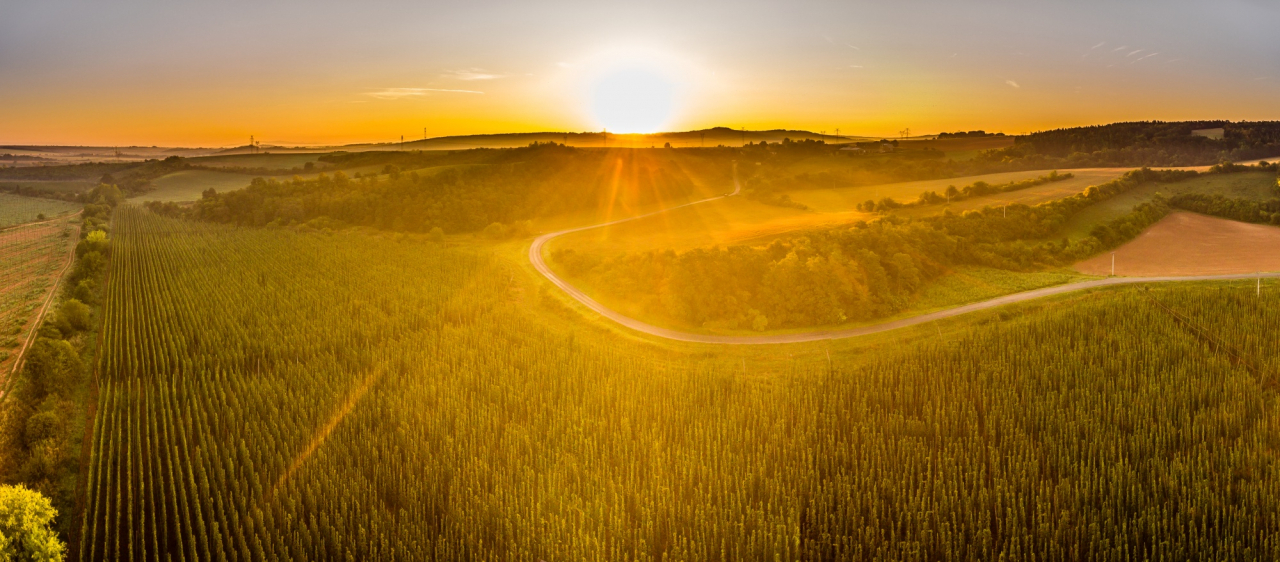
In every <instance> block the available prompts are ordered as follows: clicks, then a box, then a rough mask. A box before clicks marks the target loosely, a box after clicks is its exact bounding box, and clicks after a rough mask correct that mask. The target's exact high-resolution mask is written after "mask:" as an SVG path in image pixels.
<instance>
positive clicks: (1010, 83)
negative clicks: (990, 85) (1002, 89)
mask: <svg viewBox="0 0 1280 562" xmlns="http://www.w3.org/2000/svg"><path fill="white" fill-rule="evenodd" d="M1004 83H1005V84H1008V85H1010V86H1013V87H1014V88H1022V86H1019V85H1018V83H1017V82H1014V81H1013V80H1005V81H1004Z"/></svg>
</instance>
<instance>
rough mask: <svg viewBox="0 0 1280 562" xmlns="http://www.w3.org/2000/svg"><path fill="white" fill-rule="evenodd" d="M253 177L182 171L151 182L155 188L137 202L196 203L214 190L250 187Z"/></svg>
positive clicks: (140, 196) (137, 198)
mask: <svg viewBox="0 0 1280 562" xmlns="http://www.w3.org/2000/svg"><path fill="white" fill-rule="evenodd" d="M252 180H253V176H246V175H244V174H233V173H230V172H210V171H206V170H182V171H180V172H174V173H172V174H169V175H167V176H164V177H161V178H157V179H155V180H153V181H152V182H151V186H152V187H153V188H155V189H154V190H152V191H149V192H147V193H144V194H142V195H139V196H138V197H136V198H135V200H136V201H141V202H146V201H195V200H196V199H199V198H200V192H202V191H204V190H206V189H209V188H213V189H216V190H218V191H231V190H234V189H240V188H243V187H248V186H249V182H250V181H252Z"/></svg>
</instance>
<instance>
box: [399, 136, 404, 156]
mask: <svg viewBox="0 0 1280 562" xmlns="http://www.w3.org/2000/svg"><path fill="white" fill-rule="evenodd" d="M400 152H404V135H400Z"/></svg>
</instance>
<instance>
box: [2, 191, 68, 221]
mask: <svg viewBox="0 0 1280 562" xmlns="http://www.w3.org/2000/svg"><path fill="white" fill-rule="evenodd" d="M79 209H80V205H79V204H76V203H69V202H67V201H59V200H57V199H43V198H40V197H23V196H21V195H13V194H10V193H0V228H4V227H7V226H13V225H15V224H22V223H27V222H34V221H37V220H40V215H44V216H45V217H46V218H53V217H56V216H59V215H65V214H67V213H74V212H76V211H77V210H79Z"/></svg>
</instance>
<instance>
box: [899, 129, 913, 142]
mask: <svg viewBox="0 0 1280 562" xmlns="http://www.w3.org/2000/svg"><path fill="white" fill-rule="evenodd" d="M898 134H900V135H902V138H904V139H905V138H907V137H909V136H911V127H907V128H905V129H903V130H901V131H898Z"/></svg>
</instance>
